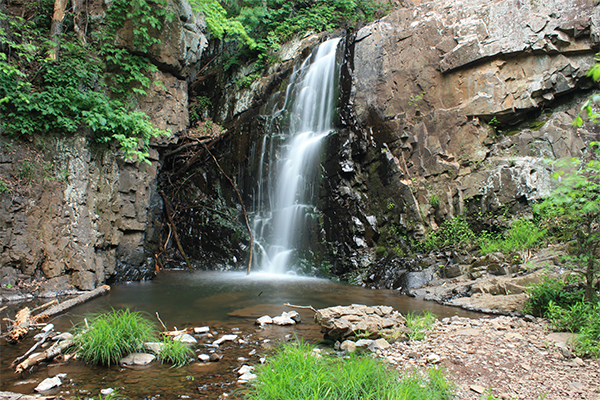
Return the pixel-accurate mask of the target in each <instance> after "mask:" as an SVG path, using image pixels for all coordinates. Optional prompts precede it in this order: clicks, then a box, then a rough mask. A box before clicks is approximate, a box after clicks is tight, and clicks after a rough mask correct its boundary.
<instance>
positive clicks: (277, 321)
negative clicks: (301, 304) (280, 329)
mask: <svg viewBox="0 0 600 400" xmlns="http://www.w3.org/2000/svg"><path fill="white" fill-rule="evenodd" d="M273 324H274V325H281V326H283V325H295V324H296V321H294V320H293V319H291V318H287V317H284V316H279V317H275V318H273Z"/></svg>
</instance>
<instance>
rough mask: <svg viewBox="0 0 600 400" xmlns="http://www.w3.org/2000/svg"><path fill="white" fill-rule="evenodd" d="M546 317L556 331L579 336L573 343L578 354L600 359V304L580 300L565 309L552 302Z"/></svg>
mask: <svg viewBox="0 0 600 400" xmlns="http://www.w3.org/2000/svg"><path fill="white" fill-rule="evenodd" d="M546 315H547V317H548V319H550V321H551V322H552V326H553V328H554V329H555V330H559V331H569V332H573V333H578V334H579V335H578V336H577V337H576V338H575V340H574V341H573V349H574V351H575V353H576V354H578V355H581V356H585V355H590V356H593V357H600V304H598V303H589V302H586V301H584V300H580V301H578V302H577V303H575V304H572V305H570V306H566V307H565V306H559V305H557V304H554V303H552V302H550V304H549V306H548V312H547V313H546Z"/></svg>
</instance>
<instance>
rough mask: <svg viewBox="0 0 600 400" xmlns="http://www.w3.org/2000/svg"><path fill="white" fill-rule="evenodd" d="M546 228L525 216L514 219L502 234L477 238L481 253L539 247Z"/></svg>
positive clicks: (512, 251)
mask: <svg viewBox="0 0 600 400" xmlns="http://www.w3.org/2000/svg"><path fill="white" fill-rule="evenodd" d="M546 235H547V230H546V229H542V228H540V227H539V225H537V224H535V223H534V222H533V221H531V220H530V219H527V218H519V219H516V220H514V221H513V222H512V223H511V225H510V229H509V230H507V231H506V232H504V234H503V235H502V236H493V235H489V234H483V235H481V236H480V239H479V240H478V242H479V246H480V249H481V253H482V254H484V255H485V254H488V253H494V252H502V253H505V254H510V253H514V252H517V251H523V250H529V249H534V248H537V247H540V245H541V244H542V240H543V239H544V238H545V237H546Z"/></svg>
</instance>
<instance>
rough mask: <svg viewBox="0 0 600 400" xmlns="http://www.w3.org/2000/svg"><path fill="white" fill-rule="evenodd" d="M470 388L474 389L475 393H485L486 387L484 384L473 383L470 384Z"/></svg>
mask: <svg viewBox="0 0 600 400" xmlns="http://www.w3.org/2000/svg"><path fill="white" fill-rule="evenodd" d="M469 389H471V390H472V391H474V392H475V393H478V394H483V392H485V388H484V387H483V386H479V385H471V386H469Z"/></svg>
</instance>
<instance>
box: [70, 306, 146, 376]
mask: <svg viewBox="0 0 600 400" xmlns="http://www.w3.org/2000/svg"><path fill="white" fill-rule="evenodd" d="M87 325H89V326H86V325H85V324H84V325H82V326H78V327H77V328H76V329H75V331H76V332H75V333H76V335H75V336H74V337H75V339H74V342H75V351H77V352H78V354H79V356H80V357H81V358H82V359H83V360H85V361H86V362H93V363H95V364H101V365H109V366H110V365H111V364H114V363H118V362H119V360H120V359H121V358H123V357H124V356H126V355H127V354H130V353H134V352H136V351H141V350H142V349H143V347H144V342H146V341H149V340H151V339H152V337H153V334H152V333H153V326H152V323H151V322H150V320H149V319H147V318H145V317H143V316H142V315H141V314H140V313H139V312H131V311H129V309H126V310H112V311H110V312H108V313H105V314H97V315H94V316H92V317H90V318H89V323H88V324H87Z"/></svg>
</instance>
